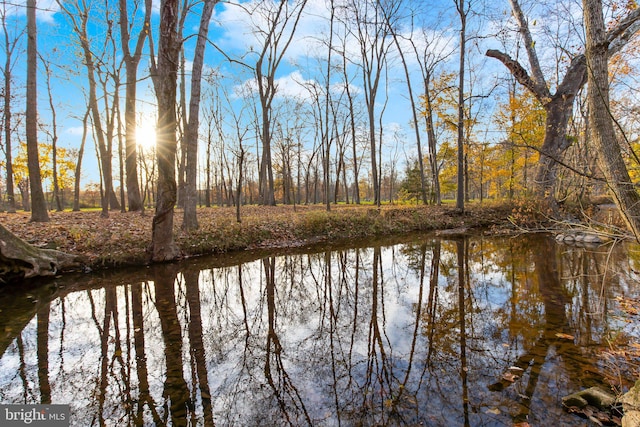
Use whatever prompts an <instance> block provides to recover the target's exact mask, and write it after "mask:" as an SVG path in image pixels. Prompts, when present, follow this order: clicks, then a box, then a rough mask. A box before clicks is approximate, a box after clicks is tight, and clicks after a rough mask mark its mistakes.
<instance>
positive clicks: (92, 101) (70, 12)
mask: <svg viewBox="0 0 640 427" xmlns="http://www.w3.org/2000/svg"><path fill="white" fill-rule="evenodd" d="M56 1H57V2H58V5H59V6H60V9H61V10H62V11H63V12H64V13H65V15H66V16H67V18H68V19H69V22H70V24H71V27H72V28H73V31H74V33H75V35H76V37H77V38H78V41H79V43H80V47H81V49H82V56H83V60H84V65H85V68H86V72H87V79H88V82H89V99H88V101H87V102H88V107H89V108H90V110H91V119H92V122H93V127H94V130H95V132H94V136H95V139H96V145H97V147H98V152H99V160H100V166H101V169H102V171H101V172H102V177H103V182H104V193H103V195H102V213H101V216H103V217H108V216H109V204H110V201H112V202H113V201H116V202H117V199H115V200H114V198H115V197H114V192H113V174H112V169H113V167H112V164H111V162H112V159H113V152H112V141H111V138H109V137H105V135H107V134H110V135H111V136H112V135H113V126H112V125H113V121H111V126H110V125H109V121H108V122H107V130H106V132H105V128H104V126H103V124H102V116H101V114H100V108H99V105H98V100H99V97H98V79H97V77H96V75H97V73H98V71H97V69H98V68H99V67H100V66H101V65H102V64H105V63H106V62H107V61H106V60H105V59H104V58H98V59H97V60H96V58H95V55H94V51H93V50H92V46H91V37H90V36H89V17H90V12H91V9H90V6H91V5H90V4H87V1H86V0H75V3H71V2H69V3H67V2H63V1H62V0H56ZM74 9H75V10H74ZM107 21H108V23H109V25H112V24H113V21H112V20H110V19H107ZM109 33H111V31H110V30H109ZM109 39H111V40H112V38H111V37H108V39H106V40H104V42H105V47H106V43H107V42H108V41H109ZM105 51H106V49H104V50H103V54H106V52H105ZM112 59H113V58H112ZM111 74H112V73H107V75H106V77H105V78H104V80H103V82H102V83H103V86H104V87H105V89H106V81H107V79H109V78H110V75H111ZM114 93H115V92H114ZM106 99H107V94H106V93H105V94H104V100H105V103H106V102H107V101H106ZM114 105H115V103H112V106H114ZM108 114H109V113H108V112H107V115H108Z"/></svg>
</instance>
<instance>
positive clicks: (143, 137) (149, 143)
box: [136, 122, 156, 151]
mask: <svg viewBox="0 0 640 427" xmlns="http://www.w3.org/2000/svg"><path fill="white" fill-rule="evenodd" d="M136 144H137V145H138V147H140V148H141V149H143V150H144V151H149V150H152V149H154V148H155V146H156V128H155V123H153V122H145V123H140V124H139V125H138V127H137V129H136Z"/></svg>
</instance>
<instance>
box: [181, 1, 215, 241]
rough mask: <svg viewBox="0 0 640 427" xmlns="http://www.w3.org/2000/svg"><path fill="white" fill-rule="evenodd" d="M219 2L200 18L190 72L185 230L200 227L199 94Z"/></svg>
mask: <svg viewBox="0 0 640 427" xmlns="http://www.w3.org/2000/svg"><path fill="white" fill-rule="evenodd" d="M217 2H218V0H205V2H204V5H203V8H202V13H201V16H200V29H199V31H198V39H197V41H196V50H195V53H194V57H193V66H192V70H191V99H190V101H189V122H188V123H187V128H186V130H185V135H184V140H185V146H186V150H187V153H186V165H185V167H186V172H187V173H186V175H187V180H186V181H187V182H186V188H185V190H186V191H185V201H184V216H183V219H182V228H184V229H185V230H195V229H197V228H198V218H197V216H196V205H197V201H198V197H197V188H196V186H197V175H198V128H199V126H200V93H201V87H202V68H203V66H204V50H205V47H206V43H207V36H208V34H209V22H210V21H211V15H212V13H213V8H214V7H215V5H216V3H217Z"/></svg>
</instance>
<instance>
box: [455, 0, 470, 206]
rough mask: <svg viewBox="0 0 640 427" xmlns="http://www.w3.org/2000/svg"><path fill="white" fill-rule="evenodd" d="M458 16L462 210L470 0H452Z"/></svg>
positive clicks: (459, 196) (459, 198)
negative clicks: (465, 85) (465, 74)
mask: <svg viewBox="0 0 640 427" xmlns="http://www.w3.org/2000/svg"><path fill="white" fill-rule="evenodd" d="M454 3H455V6H456V10H457V11H458V16H459V17H460V46H459V47H458V48H459V50H460V65H459V68H458V125H457V128H458V155H457V159H458V160H457V165H458V174H457V175H458V189H457V194H456V209H457V210H458V211H460V212H464V201H465V191H464V190H465V182H464V177H465V173H464V141H465V140H464V124H465V120H464V101H465V99H464V83H465V81H464V79H465V77H464V71H465V51H466V43H467V16H468V15H469V10H470V8H471V4H470V1H467V0H454Z"/></svg>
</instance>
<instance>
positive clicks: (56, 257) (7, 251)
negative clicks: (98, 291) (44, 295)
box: [0, 224, 82, 283]
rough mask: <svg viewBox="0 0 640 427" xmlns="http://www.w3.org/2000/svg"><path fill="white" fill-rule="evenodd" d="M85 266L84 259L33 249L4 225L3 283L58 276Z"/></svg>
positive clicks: (0, 241) (0, 240)
mask: <svg viewBox="0 0 640 427" xmlns="http://www.w3.org/2000/svg"><path fill="white" fill-rule="evenodd" d="M81 265H82V260H81V258H80V257H77V256H75V255H71V254H67V253H64V252H60V251H56V250H53V249H42V248H38V247H36V246H33V245H30V244H29V243H27V242H25V241H24V240H22V239H20V238H19V237H17V236H16V235H15V234H13V233H11V232H10V231H9V230H7V229H6V228H5V227H4V226H2V225H1V224H0V283H10V282H15V281H20V280H24V279H29V278H32V277H37V276H54V275H56V274H57V273H58V272H60V271H61V270H69V269H74V268H78V267H80V266H81Z"/></svg>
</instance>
